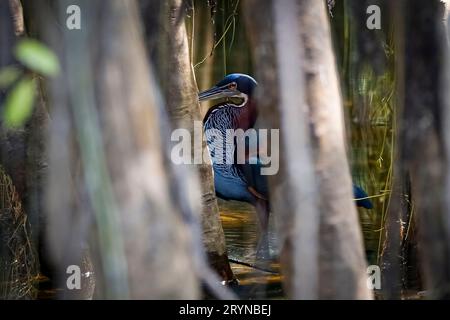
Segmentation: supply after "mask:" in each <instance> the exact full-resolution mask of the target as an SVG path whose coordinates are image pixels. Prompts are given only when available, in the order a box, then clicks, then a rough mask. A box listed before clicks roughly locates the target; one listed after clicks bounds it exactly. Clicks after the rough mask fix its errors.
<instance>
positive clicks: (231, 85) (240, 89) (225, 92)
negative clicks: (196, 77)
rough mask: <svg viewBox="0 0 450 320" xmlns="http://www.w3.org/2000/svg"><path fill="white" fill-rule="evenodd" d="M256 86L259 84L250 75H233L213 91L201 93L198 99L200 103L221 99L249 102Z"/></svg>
mask: <svg viewBox="0 0 450 320" xmlns="http://www.w3.org/2000/svg"><path fill="white" fill-rule="evenodd" d="M256 86H257V82H256V81H255V79H253V78H252V77H250V76H249V75H246V74H242V73H232V74H229V75H227V76H226V77H225V78H224V79H223V80H222V81H220V82H219V83H218V84H216V85H215V86H214V87H212V88H211V89H208V90H206V91H203V92H200V93H199V95H198V98H199V101H200V102H201V101H206V100H213V99H221V98H240V99H244V100H245V101H247V100H248V99H249V98H250V97H251V96H252V94H253V91H254V89H255V88H256Z"/></svg>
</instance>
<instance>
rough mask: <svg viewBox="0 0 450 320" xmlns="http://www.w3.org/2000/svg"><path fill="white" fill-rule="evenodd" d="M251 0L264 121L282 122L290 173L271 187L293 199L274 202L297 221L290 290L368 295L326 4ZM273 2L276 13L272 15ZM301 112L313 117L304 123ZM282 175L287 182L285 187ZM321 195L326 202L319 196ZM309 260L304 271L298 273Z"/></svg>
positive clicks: (286, 238)
mask: <svg viewBox="0 0 450 320" xmlns="http://www.w3.org/2000/svg"><path fill="white" fill-rule="evenodd" d="M245 4H246V5H247V7H246V8H247V17H248V20H249V21H250V25H252V24H253V23H254V25H253V27H251V30H252V31H253V32H252V36H253V37H252V38H253V40H254V44H253V46H252V47H253V48H254V54H255V60H256V66H259V67H257V69H256V70H257V75H258V74H259V75H258V76H257V78H258V79H259V80H260V81H261V84H260V87H259V90H260V91H259V92H260V99H259V103H260V106H261V107H262V108H263V109H266V111H267V109H269V108H271V109H272V110H275V116H270V117H268V116H267V115H268V114H272V115H273V111H272V112H271V113H267V112H266V116H265V122H266V123H267V124H270V125H272V126H279V128H280V131H281V132H280V136H282V137H283V138H282V143H281V145H280V148H281V151H280V157H281V165H280V167H281V168H282V167H283V163H285V168H284V169H281V170H286V172H283V171H280V175H281V176H280V177H272V178H271V179H272V181H271V184H270V186H271V190H270V191H271V199H272V198H273V200H272V201H275V203H276V202H277V199H281V195H283V196H284V197H286V195H287V198H288V199H290V200H288V201H287V205H283V204H281V205H280V206H279V207H277V206H276V204H274V214H275V215H279V218H278V219H279V220H286V219H288V221H287V222H285V223H286V224H289V223H291V225H292V226H291V228H290V230H288V233H287V234H285V233H284V234H280V235H279V237H280V238H281V239H283V242H281V244H284V245H285V252H286V255H288V256H289V257H288V260H287V261H290V264H288V265H286V263H285V264H284V268H283V269H284V272H286V271H287V274H288V278H287V281H288V284H287V288H288V289H289V293H290V296H291V297H293V298H300V297H302V298H303V297H310V298H322V299H327V298H328V299H368V298H370V296H371V295H370V293H369V290H368V289H367V286H366V276H365V264H366V263H365V258H364V254H363V248H362V238H361V231H360V228H359V222H358V219H357V215H356V209H355V205H354V203H353V202H352V191H351V179H350V174H349V167H348V162H347V156H346V150H345V143H344V128H343V117H342V103H341V97H340V92H339V83H338V78H337V74H336V68H335V62H334V57H333V50H332V46H331V39H330V31H329V22H328V19H327V15H326V10H327V9H326V7H325V4H324V2H322V1H314V0H296V1H294V0H293V1H290V2H283V3H276V4H275V3H273V2H271V1H264V2H261V1H248V2H246V3H245ZM271 4H272V5H273V6H274V9H275V16H274V17H270V16H268V14H267V13H266V12H268V11H270V9H269V8H271V7H270V5H271ZM255 10H257V12H255ZM263 17H265V18H263ZM258 21H259V23H258ZM287 29H289V31H286V30H287ZM277 67H278V70H276V68H277ZM271 68H272V69H271ZM295 70H297V71H295ZM298 75H300V76H298ZM292 92H295V93H296V96H293V95H292ZM277 95H278V97H279V98H277ZM302 101H303V102H302ZM306 106H309V109H307V107H306ZM274 108H275V109H274ZM302 109H303V110H302ZM263 117H264V110H263ZM302 118H303V119H309V121H305V122H304V123H303V125H302V124H299V122H301V120H302ZM274 119H275V120H274ZM307 129H310V130H311V131H310V130H307ZM284 136H286V137H284ZM287 136H289V137H287ZM291 139H292V140H291ZM288 141H289V143H288ZM287 148H290V149H292V148H294V149H296V150H287ZM308 149H309V150H310V151H308ZM308 155H309V156H308ZM283 157H285V158H284V159H283ZM299 159H302V161H299ZM312 164H314V166H313V165H312ZM305 177H308V179H307V181H308V184H309V185H307V186H305V181H304V179H305ZM277 181H287V182H289V183H286V185H284V186H283V185H282V184H281V185H280V184H279V183H278V184H277ZM315 185H316V187H315ZM315 190H319V192H318V193H315ZM319 195H320V202H318V198H315V197H318V196H319ZM280 202H281V201H280V200H278V203H280ZM286 217H288V218H286ZM308 219H310V220H308ZM281 232H286V230H281ZM308 241H309V243H311V247H309V248H308V246H307V242H308ZM314 243H316V245H314ZM306 259H310V260H306ZM285 261H286V260H285ZM315 261H316V262H315ZM303 264H306V266H305V268H306V270H304V271H302V272H305V273H303V274H302V273H301V272H299V271H298V270H299V269H297V272H295V271H296V269H295V268H303V267H304V266H303ZM315 265H316V266H318V269H317V268H315ZM302 286H305V287H302ZM310 290H312V291H310Z"/></svg>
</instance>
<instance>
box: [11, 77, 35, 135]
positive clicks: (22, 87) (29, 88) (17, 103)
mask: <svg viewBox="0 0 450 320" xmlns="http://www.w3.org/2000/svg"><path fill="white" fill-rule="evenodd" d="M35 92H36V82H35V81H34V79H33V78H31V77H24V78H23V79H22V80H20V82H19V83H18V84H17V85H16V86H15V87H14V88H13V89H12V90H11V91H10V92H9V94H8V96H7V97H6V102H5V113H4V120H5V124H6V126H7V127H10V128H16V127H20V126H22V125H23V124H24V123H25V122H26V121H27V120H28V118H29V117H30V116H31V113H32V111H33V103H34V95H35Z"/></svg>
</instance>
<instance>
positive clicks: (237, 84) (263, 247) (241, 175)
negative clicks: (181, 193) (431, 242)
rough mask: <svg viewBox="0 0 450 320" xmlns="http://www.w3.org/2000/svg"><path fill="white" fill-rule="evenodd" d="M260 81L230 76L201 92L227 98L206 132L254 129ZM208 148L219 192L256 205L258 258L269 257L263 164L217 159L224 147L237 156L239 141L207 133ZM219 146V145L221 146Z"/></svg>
mask: <svg viewBox="0 0 450 320" xmlns="http://www.w3.org/2000/svg"><path fill="white" fill-rule="evenodd" d="M256 86H257V82H256V81H255V79H253V78H252V77H251V76H249V75H246V74H241V73H233V74H230V75H227V76H226V77H225V78H224V79H223V80H222V81H220V82H219V83H217V84H216V85H215V86H214V87H212V88H211V89H209V90H206V91H203V92H201V93H200V94H199V101H200V102H202V101H206V100H212V99H223V98H225V101H223V102H221V103H219V104H216V105H214V106H213V107H211V108H210V109H209V110H208V112H207V113H206V115H205V117H204V119H203V127H204V130H205V132H207V131H208V130H210V129H214V130H216V132H217V131H219V132H220V133H221V134H222V136H223V137H225V136H226V131H227V130H229V129H233V130H237V129H242V130H244V131H245V130H247V129H250V128H254V126H255V122H256V119H257V117H258V108H257V105H256V101H255V100H254V99H253V93H254V90H255V89H256ZM206 139H207V145H208V149H209V151H210V154H211V158H212V159H213V164H212V165H213V170H214V185H215V189H216V194H217V196H218V197H219V198H222V199H224V200H237V201H243V202H248V203H251V204H252V205H254V206H255V207H256V212H257V215H258V221H259V225H260V228H261V235H260V240H259V243H258V248H257V257H262V258H265V257H267V256H268V235H267V231H268V219H269V211H270V203H269V198H268V187H267V177H266V176H263V175H261V173H260V170H259V168H260V166H261V165H260V163H257V164H256V165H255V164H249V163H244V164H238V163H227V162H226V161H220V162H218V161H214V159H217V154H214V152H215V150H223V154H222V156H223V157H224V159H225V158H230V157H231V158H233V159H235V158H236V157H235V154H234V152H236V145H235V143H236V141H227V140H226V139H223V140H218V139H214V138H212V137H209V136H208V134H206ZM219 143H220V144H223V143H228V144H232V145H227V146H226V147H224V146H223V145H221V146H218V145H217V144H219ZM218 147H219V148H218ZM353 193H354V196H355V198H357V199H361V198H366V199H361V200H357V201H356V204H357V205H358V206H360V207H364V208H366V209H371V208H372V207H373V205H372V202H371V201H370V200H369V199H367V194H366V192H365V191H364V190H363V189H362V188H360V187H358V186H356V185H353Z"/></svg>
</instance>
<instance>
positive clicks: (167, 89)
mask: <svg viewBox="0 0 450 320" xmlns="http://www.w3.org/2000/svg"><path fill="white" fill-rule="evenodd" d="M161 9H162V17H163V18H162V20H161V26H162V32H161V34H160V39H161V41H160V55H159V65H160V74H159V78H160V81H161V83H162V86H163V92H164V95H165V98H166V103H167V110H168V112H169V116H170V118H171V121H172V124H173V127H174V128H185V129H188V130H189V131H190V133H191V137H192V139H193V141H192V155H193V157H192V160H194V155H195V154H200V155H202V154H203V152H204V150H205V148H206V144H205V142H204V141H203V139H202V137H203V133H202V132H201V130H197V131H194V122H195V121H197V124H200V125H201V121H202V117H201V112H200V105H199V102H198V97H197V94H198V89H197V84H196V82H195V78H194V73H193V66H192V64H191V60H190V55H189V44H188V37H187V32H186V26H185V20H184V18H185V10H186V9H185V7H184V5H183V2H182V1H181V0H173V1H168V2H166V3H165V4H164V5H163V6H162V8H161ZM195 141H202V143H196V142H195ZM208 159H209V158H208ZM200 160H202V159H200ZM196 170H198V173H199V176H200V183H201V185H200V189H201V202H202V212H201V221H202V227H203V243H204V246H205V248H206V252H207V255H208V257H209V261H210V264H211V265H212V266H213V268H214V269H215V270H216V271H217V272H218V273H219V275H220V276H221V277H222V279H223V280H225V281H232V280H233V279H234V276H233V272H232V270H231V268H230V265H229V263H228V255H227V250H226V246H225V236H224V233H223V229H222V225H221V221H220V217H219V209H218V206H217V200H216V196H215V190H214V183H213V176H212V167H211V163H210V162H209V163H205V162H204V161H202V164H198V165H196Z"/></svg>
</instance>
